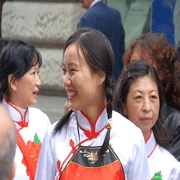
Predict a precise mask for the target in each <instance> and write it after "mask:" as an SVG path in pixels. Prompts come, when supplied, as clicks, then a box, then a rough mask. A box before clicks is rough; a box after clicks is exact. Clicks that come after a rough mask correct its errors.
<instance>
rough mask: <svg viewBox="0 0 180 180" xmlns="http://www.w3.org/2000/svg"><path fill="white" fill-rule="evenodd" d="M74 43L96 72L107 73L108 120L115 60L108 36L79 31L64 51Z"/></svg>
mask: <svg viewBox="0 0 180 180" xmlns="http://www.w3.org/2000/svg"><path fill="white" fill-rule="evenodd" d="M72 43H76V45H77V46H78V47H79V48H80V49H81V50H82V52H83V55H84V56H85V59H86V61H87V63H88V64H89V66H90V67H91V69H92V70H93V71H94V72H105V73H106V78H105V92H106V98H107V102H108V104H107V114H108V119H109V118H111V117H112V92H113V77H112V70H113V60H114V54H113V50H112V48H111V45H110V42H109V40H108V39H107V38H106V36H105V35H104V34H103V33H101V32H100V31H98V30H95V29H90V28H81V29H78V30H77V31H76V32H75V33H74V34H72V35H71V36H70V37H69V39H68V40H67V42H66V45H65V48H64V51H65V50H66V48H67V47H68V46H69V45H71V44H72ZM71 113H72V111H69V112H68V113H67V114H65V115H64V116H63V117H62V118H61V119H60V120H59V122H58V123H57V125H56V127H55V129H54V133H57V132H58V131H60V130H61V129H62V127H63V126H64V125H65V124H67V123H68V121H69V117H70V115H71ZM109 133H110V132H109V130H108V133H107V135H106V138H105V139H106V140H105V141H104V145H103V146H102V148H101V150H100V152H99V155H103V154H104V152H105V150H106V149H107V146H108V145H109Z"/></svg>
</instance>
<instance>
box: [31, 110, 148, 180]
mask: <svg viewBox="0 0 180 180" xmlns="http://www.w3.org/2000/svg"><path fill="white" fill-rule="evenodd" d="M76 113H77V115H76ZM76 113H75V112H74V113H72V114H71V116H70V120H69V124H68V125H67V127H66V126H64V127H63V128H62V129H61V131H60V132H58V133H57V134H55V135H54V134H53V130H54V127H55V125H56V123H55V124H53V125H52V126H51V127H49V128H48V130H47V132H46V135H45V138H44V141H43V145H42V149H41V153H40V157H39V162H38V167H37V172H36V178H35V179H36V180H53V179H55V178H56V177H57V175H58V173H59V171H58V169H61V171H63V170H64V168H65V167H66V165H67V163H68V162H69V160H70V159H71V157H72V156H73V154H71V152H72V147H71V146H70V144H72V142H73V144H74V147H76V148H77V147H78V144H81V145H82V146H91V147H93V146H101V145H102V143H103V141H104V138H105V135H106V132H107V129H106V128H104V127H105V124H106V123H107V111H106V108H105V109H104V110H103V111H102V113H101V114H100V115H99V117H98V119H97V121H96V123H95V125H94V126H93V125H92V123H91V121H90V120H88V118H87V117H86V115H84V114H82V113H81V112H80V111H77V112H76ZM76 116H77V118H76ZM78 132H79V133H78ZM96 132H99V135H98V136H96V137H94V138H91V139H89V140H87V139H88V136H87V134H88V133H89V134H96ZM109 144H110V146H111V147H112V149H113V151H114V152H115V154H116V155H117V157H118V158H119V159H120V162H121V163H122V167H123V170H124V174H125V179H126V180H142V177H143V180H150V175H149V169H148V162H147V154H146V149H145V142H144V138H143V135H142V132H141V130H140V129H139V128H137V127H136V126H135V125H134V124H133V123H132V122H130V121H129V120H127V119H126V118H124V117H123V116H122V115H120V114H119V113H117V112H114V111H113V115H112V129H111V132H110V142H109ZM58 162H59V166H58ZM88 178H90V177H88ZM74 179H76V177H75V178H74Z"/></svg>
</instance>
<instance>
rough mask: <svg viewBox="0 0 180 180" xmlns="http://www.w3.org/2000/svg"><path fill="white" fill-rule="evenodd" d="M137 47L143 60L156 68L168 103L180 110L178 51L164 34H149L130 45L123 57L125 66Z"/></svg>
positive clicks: (179, 63) (179, 64) (143, 35)
mask: <svg viewBox="0 0 180 180" xmlns="http://www.w3.org/2000/svg"><path fill="white" fill-rule="evenodd" d="M136 47H137V48H139V49H140V50H141V52H142V53H141V59H144V60H146V61H149V62H150V63H152V64H153V66H154V65H155V66H156V68H155V69H156V71H157V74H158V76H159V77H160V83H161V86H162V88H163V94H164V97H165V101H166V103H167V104H168V105H170V106H172V107H175V108H177V109H178V110H180V96H179V92H180V81H179V72H180V62H179V61H178V55H177V51H176V49H175V48H174V47H172V46H171V45H169V44H168V42H167V40H166V37H165V35H164V34H161V33H151V32H148V33H145V34H142V35H140V36H139V37H138V38H136V39H134V40H133V41H132V42H131V43H130V45H129V48H128V50H127V51H126V52H125V54H124V56H123V64H124V65H125V66H126V65H128V64H129V63H130V59H131V56H132V53H133V51H134V48H136Z"/></svg>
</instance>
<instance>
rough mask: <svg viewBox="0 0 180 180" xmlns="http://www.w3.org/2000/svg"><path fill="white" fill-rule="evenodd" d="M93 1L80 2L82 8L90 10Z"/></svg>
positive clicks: (84, 0) (82, 0) (83, 0)
mask: <svg viewBox="0 0 180 180" xmlns="http://www.w3.org/2000/svg"><path fill="white" fill-rule="evenodd" d="M93 1H94V0H80V2H81V6H82V7H83V8H85V9H89V7H90V5H91V3H92V2H93Z"/></svg>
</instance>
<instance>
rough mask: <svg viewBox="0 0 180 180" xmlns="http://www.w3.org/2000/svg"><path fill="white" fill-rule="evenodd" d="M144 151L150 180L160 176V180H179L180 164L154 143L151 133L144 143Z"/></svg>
mask: <svg viewBox="0 0 180 180" xmlns="http://www.w3.org/2000/svg"><path fill="white" fill-rule="evenodd" d="M146 150H147V154H148V163H149V168H150V174H151V178H152V179H153V177H154V176H156V177H159V179H160V177H161V176H162V180H180V162H179V161H177V160H176V159H175V157H174V156H173V155H172V154H171V153H170V152H169V151H167V150H166V149H164V148H162V147H161V146H159V145H158V144H157V143H156V140H155V137H154V134H153V132H151V135H150V137H149V139H148V141H147V142H146ZM156 179H158V178H156Z"/></svg>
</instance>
